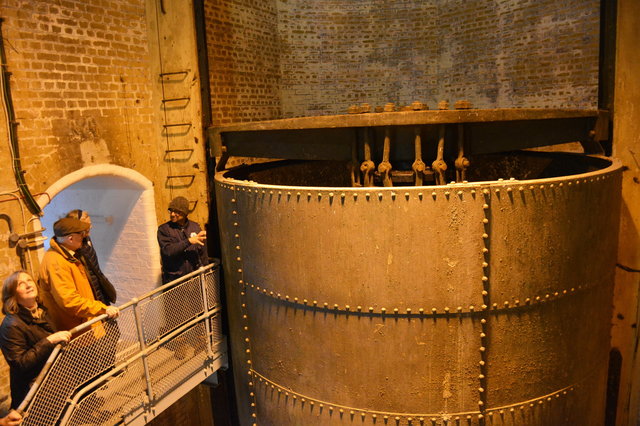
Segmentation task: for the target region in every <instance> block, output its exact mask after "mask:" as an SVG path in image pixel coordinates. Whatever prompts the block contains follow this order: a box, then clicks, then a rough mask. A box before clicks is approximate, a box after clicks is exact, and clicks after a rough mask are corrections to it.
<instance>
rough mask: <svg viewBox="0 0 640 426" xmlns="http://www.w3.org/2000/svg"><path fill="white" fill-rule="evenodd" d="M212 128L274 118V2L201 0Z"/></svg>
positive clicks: (276, 110) (276, 87)
mask: <svg viewBox="0 0 640 426" xmlns="http://www.w3.org/2000/svg"><path fill="white" fill-rule="evenodd" d="M204 4H205V20H206V22H207V29H206V30H207V46H208V59H209V71H210V72H209V74H210V77H209V78H210V88H211V109H212V116H213V117H212V118H213V123H214V125H221V124H227V123H230V122H241V121H259V120H269V119H273V118H280V117H281V115H282V113H281V108H280V94H279V87H280V84H279V80H280V69H279V61H278V58H279V51H280V45H279V43H278V40H277V31H276V25H277V14H276V7H275V0H205V1H204Z"/></svg>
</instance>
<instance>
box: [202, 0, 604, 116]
mask: <svg viewBox="0 0 640 426" xmlns="http://www.w3.org/2000/svg"><path fill="white" fill-rule="evenodd" d="M599 3H600V2H599V1H597V0H587V1H585V0H570V1H566V2H556V1H553V0H535V1H534V0H502V1H494V0H478V1H473V2H469V1H465V0H437V1H429V2H425V1H415V0H396V1H393V2H389V1H386V0H367V1H351V0H318V1H313V2H310V1H306V0H277V1H276V3H275V6H271V3H266V2H265V4H268V5H269V6H268V8H267V6H264V5H263V3H260V2H258V3H256V2H252V1H248V0H245V1H238V0H209V1H205V4H208V9H207V10H208V11H209V12H208V31H209V38H208V43H209V61H210V66H211V82H212V84H211V90H212V94H213V99H212V108H213V111H214V114H215V118H216V119H215V124H224V123H227V122H229V121H249V120H251V121H254V120H263V119H269V118H288V117H294V116H310V115H325V114H338V113H344V112H346V110H347V108H348V107H349V105H352V104H357V103H361V102H368V103H370V104H371V105H372V106H375V105H383V104H385V103H386V102H394V103H396V104H399V105H407V104H409V103H411V102H412V101H414V100H420V101H422V102H426V103H427V104H429V105H430V106H431V108H434V107H435V106H436V104H437V103H438V101H440V100H448V101H449V102H450V104H453V102H455V101H456V100H458V99H467V100H469V101H471V103H472V104H473V105H474V106H476V107H478V108H496V107H502V108H511V107H540V108H550V107H567V108H594V107H596V106H597V83H598V74H597V72H598V43H599V8H600V4H599ZM258 5H259V6H258ZM274 21H275V22H277V25H274ZM258 28H259V29H258ZM276 41H277V42H278V45H274V43H275V42H276ZM274 63H277V64H279V67H278V69H274V67H273V64H274ZM267 80H268V82H269V84H268V85H267V84H266V83H267ZM261 84H264V85H263V86H261ZM258 87H260V88H264V89H265V90H266V88H267V87H268V92H264V91H260V90H258V89H257V88H258ZM266 93H268V96H267V98H268V99H269V100H268V102H269V103H272V105H276V104H277V103H278V102H279V106H280V108H281V113H279V110H278V108H265V105H264V103H265V101H266V99H265V94H266Z"/></svg>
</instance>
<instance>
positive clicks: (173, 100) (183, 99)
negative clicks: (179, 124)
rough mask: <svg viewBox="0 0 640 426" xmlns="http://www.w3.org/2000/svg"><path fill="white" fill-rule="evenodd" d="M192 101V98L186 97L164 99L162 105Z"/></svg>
mask: <svg viewBox="0 0 640 426" xmlns="http://www.w3.org/2000/svg"><path fill="white" fill-rule="evenodd" d="M189 100H191V97H190V96H187V97H184V98H170V99H163V100H162V103H163V104H164V103H167V102H178V101H189Z"/></svg>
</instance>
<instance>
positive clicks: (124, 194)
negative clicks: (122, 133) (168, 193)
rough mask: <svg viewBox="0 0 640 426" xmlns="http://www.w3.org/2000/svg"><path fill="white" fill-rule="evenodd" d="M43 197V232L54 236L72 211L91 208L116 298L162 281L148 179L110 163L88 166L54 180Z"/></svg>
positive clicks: (101, 256)
mask: <svg viewBox="0 0 640 426" xmlns="http://www.w3.org/2000/svg"><path fill="white" fill-rule="evenodd" d="M38 202H39V204H40V206H41V207H42V208H43V211H44V216H43V217H42V218H41V222H42V226H43V227H44V228H46V231H45V232H44V235H45V236H46V237H48V238H49V239H50V238H52V237H53V223H54V222H55V221H56V220H58V219H59V218H61V217H63V216H64V215H66V213H67V212H68V211H70V210H73V209H82V210H86V211H87V212H89V215H90V216H91V218H92V222H93V226H92V229H91V239H92V241H93V243H94V246H95V249H96V252H97V253H98V258H99V261H100V266H101V268H102V270H103V272H104V273H105V274H106V275H107V277H109V279H110V280H111V282H112V283H113V285H114V286H115V287H116V289H117V291H118V300H117V304H122V303H124V302H126V301H128V300H130V299H131V298H133V297H136V296H139V295H140V294H143V293H145V292H147V291H149V290H152V289H153V288H155V287H156V286H157V285H158V283H159V282H160V271H161V269H160V252H159V248H158V244H157V241H156V229H157V220H156V213H155V200H154V194H153V184H152V183H151V181H150V180H149V179H147V178H145V177H144V176H142V175H141V174H140V173H138V172H136V171H134V170H131V169H127V168H124V167H119V166H115V165H111V164H99V165H94V166H89V167H84V168H82V169H80V170H77V171H75V172H73V173H70V174H68V175H66V176H64V177H63V178H61V179H60V180H58V181H57V182H56V183H54V184H53V185H52V186H51V187H49V188H48V189H47V191H46V193H45V194H44V195H43V196H41V197H40V198H39V199H38ZM46 248H48V240H47V243H45V249H46ZM41 254H44V251H42V253H41Z"/></svg>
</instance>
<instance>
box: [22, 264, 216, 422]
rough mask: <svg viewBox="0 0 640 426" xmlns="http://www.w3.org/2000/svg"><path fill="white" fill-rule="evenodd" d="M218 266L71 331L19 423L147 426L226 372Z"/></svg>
mask: <svg viewBox="0 0 640 426" xmlns="http://www.w3.org/2000/svg"><path fill="white" fill-rule="evenodd" d="M220 309H221V308H220V298H219V264H218V263H214V264H211V265H208V266H207V267H204V268H201V269H199V270H198V271H195V272H193V273H191V274H189V275H187V276H185V277H182V278H181V279H179V280H176V281H173V282H171V283H169V284H166V285H164V286H162V287H159V288H157V289H156V290H154V291H152V292H150V293H147V294H145V295H144V296H141V297H139V298H136V299H133V300H131V301H130V302H128V303H126V304H124V305H122V306H121V307H120V316H119V317H118V318H117V319H116V320H109V321H107V318H106V316H105V315H103V316H101V317H98V318H95V319H94V320H92V321H89V322H87V323H84V324H82V325H81V326H79V327H77V328H76V329H74V330H73V333H74V336H75V337H74V339H73V340H72V341H71V342H70V343H69V344H68V345H66V346H64V347H61V346H58V347H56V349H55V350H54V351H53V353H52V354H51V356H50V357H49V360H48V361H47V364H46V366H45V368H44V369H43V371H42V372H41V373H40V375H39V377H38V378H37V379H36V382H35V383H34V385H33V386H32V388H31V391H30V392H29V395H27V397H26V398H25V401H24V402H23V403H22V405H21V407H20V409H22V410H23V411H24V412H25V413H26V417H25V420H24V425H38V426H41V425H54V424H59V425H96V424H99V425H115V424H130V425H137V424H146V423H147V422H149V421H150V420H151V419H152V418H153V417H155V416H156V415H158V414H159V413H161V412H162V411H163V410H164V409H166V408H167V407H168V406H170V405H171V404H173V403H174V402H175V401H177V400H178V399H179V398H180V397H182V396H183V395H185V394H186V393H187V392H189V391H190V390H191V389H193V388H194V387H195V386H197V385H198V384H199V383H201V382H203V381H204V380H205V379H207V378H208V377H210V376H211V375H213V374H215V372H216V371H217V370H218V369H220V368H226V367H227V365H228V364H227V348H226V341H225V338H224V336H223V335H222V332H221V325H220V319H221V317H220V315H221V312H220Z"/></svg>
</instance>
